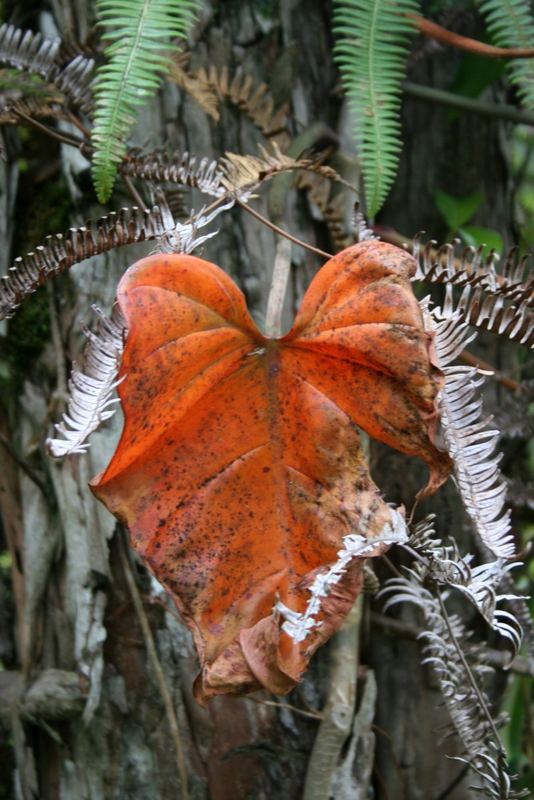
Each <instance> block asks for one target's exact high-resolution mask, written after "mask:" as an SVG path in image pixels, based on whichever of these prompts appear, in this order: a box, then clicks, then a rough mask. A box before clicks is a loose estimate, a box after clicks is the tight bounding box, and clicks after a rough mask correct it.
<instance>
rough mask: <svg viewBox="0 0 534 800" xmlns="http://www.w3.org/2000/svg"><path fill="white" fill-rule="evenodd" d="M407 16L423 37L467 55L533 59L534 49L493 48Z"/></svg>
mask: <svg viewBox="0 0 534 800" xmlns="http://www.w3.org/2000/svg"><path fill="white" fill-rule="evenodd" d="M408 16H409V17H410V18H411V19H412V20H413V21H414V23H415V27H416V28H417V30H418V31H419V32H420V33H422V34H423V36H427V37H428V38H429V39H435V40H436V41H437V42H441V43H442V44H446V45H449V46H450V47H457V48H458V49H460V50H466V51H467V52H468V53H476V54H477V55H479V56H486V57H487V58H534V47H495V46H494V45H492V44H487V43H486V42H479V41H478V39H471V38H470V37H469V36H461V35H460V34H459V33H454V32H453V31H449V30H447V28H443V27H442V26H441V25H438V24H437V23H436V22H431V21H430V20H429V19H425V18H424V17H420V16H419V15H418V14H408Z"/></svg>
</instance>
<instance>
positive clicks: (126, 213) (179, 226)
mask: <svg viewBox="0 0 534 800" xmlns="http://www.w3.org/2000/svg"><path fill="white" fill-rule="evenodd" d="M224 199H225V198H223V200H224ZM223 200H221V202H218V203H215V204H212V205H211V206H210V207H209V208H206V209H204V208H202V209H200V211H198V212H197V213H195V212H193V213H192V214H191V216H190V217H189V219H188V220H186V221H185V222H177V221H176V220H175V218H174V217H173V215H172V212H171V210H170V208H169V206H168V204H167V202H166V199H165V197H164V196H162V202H161V204H160V205H155V206H154V207H153V208H152V209H151V210H148V209H145V210H144V211H141V210H140V209H139V208H137V207H135V206H134V207H133V208H122V209H121V210H120V211H119V212H118V213H115V212H110V213H109V214H108V215H107V216H105V217H102V218H101V219H99V220H98V221H97V222H91V221H89V222H87V223H86V225H84V226H83V227H80V228H70V230H69V231H68V233H66V234H65V235H64V236H62V235H61V234H56V235H55V236H47V238H46V243H45V244H44V245H42V246H40V247H37V248H36V249H35V251H34V252H32V253H27V254H26V255H25V256H24V257H22V258H16V259H15V262H14V264H13V266H12V267H11V268H10V270H9V272H8V274H7V275H5V276H4V277H3V278H2V279H1V281H0V319H6V318H9V317H11V316H12V315H13V313H14V311H15V310H16V308H17V307H18V306H19V305H20V303H21V302H22V300H23V299H24V298H25V297H26V296H27V295H28V294H31V293H32V292H34V291H35V290H36V289H38V288H39V286H42V285H43V284H44V283H45V281H47V280H48V279H49V278H51V277H53V276H54V275H58V274H59V273H61V272H66V271H67V270H68V269H70V267H72V266H73V265H74V264H79V263H80V262H81V261H85V260H86V259H87V258H91V257H92V256H96V255H100V254H101V253H106V252H108V251H109V250H114V249H115V248H116V247H122V246H123V245H126V244H137V243H139V242H145V241H148V240H151V239H157V240H158V248H159V249H160V250H161V251H163V252H180V253H190V252H191V251H192V250H194V248H195V247H198V246H199V245H201V244H202V243H203V242H205V241H206V240H207V239H209V238H211V237H212V236H214V235H215V233H216V232H215V233H207V234H204V235H202V236H199V235H198V231H199V229H200V228H203V227H205V226H206V225H209V224H210V223H211V222H212V221H213V220H214V219H215V218H216V217H217V216H218V215H219V214H221V213H223V212H224V211H227V210H228V209H229V208H231V207H232V206H233V205H234V202H235V201H234V200H233V199H230V200H226V203H224V202H223Z"/></svg>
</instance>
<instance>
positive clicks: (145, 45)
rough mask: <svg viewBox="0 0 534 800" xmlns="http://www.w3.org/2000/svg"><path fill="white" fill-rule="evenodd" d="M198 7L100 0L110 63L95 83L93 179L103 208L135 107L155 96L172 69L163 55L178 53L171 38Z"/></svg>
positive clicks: (182, 31)
mask: <svg viewBox="0 0 534 800" xmlns="http://www.w3.org/2000/svg"><path fill="white" fill-rule="evenodd" d="M199 6H200V2H199V0H97V13H98V19H99V22H100V23H101V24H104V25H105V26H106V32H105V33H104V34H103V38H104V39H105V40H106V41H107V42H108V44H107V46H106V48H105V54H106V57H107V59H108V63H107V64H105V65H104V66H103V67H101V68H100V69H99V70H98V73H97V78H96V85H95V116H94V127H93V131H92V142H93V148H94V155H93V180H94V183H95V189H96V193H97V195H98V199H99V200H100V202H102V203H103V202H105V201H106V200H107V199H108V198H109V196H110V194H111V191H112V189H113V185H114V183H115V177H116V174H117V166H118V164H119V163H120V161H121V160H122V158H123V156H124V155H125V152H126V139H127V136H128V133H129V131H130V128H131V127H132V125H133V124H134V122H135V111H136V108H137V107H138V106H140V105H142V104H143V103H145V102H146V101H147V100H148V99H149V98H150V97H151V96H152V95H154V94H155V93H156V91H157V89H158V87H159V84H160V79H161V75H162V73H164V72H165V71H166V70H167V69H168V66H169V58H168V57H167V55H166V52H165V51H169V50H172V49H173V48H174V45H172V44H171V42H170V39H171V37H183V36H185V35H186V33H187V31H188V30H189V28H190V27H191V25H192V24H193V22H194V18H195V11H196V10H197V9H198V8H199Z"/></svg>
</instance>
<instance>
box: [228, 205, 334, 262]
mask: <svg viewBox="0 0 534 800" xmlns="http://www.w3.org/2000/svg"><path fill="white" fill-rule="evenodd" d="M236 205H238V206H239V207H240V208H242V209H243V211H246V212H247V213H248V214H252V216H253V217H256V219H257V220H259V221H260V222H262V223H263V224H264V225H267V227H268V228H270V229H271V230H272V231H274V232H275V233H278V234H279V235H280V236H284V237H285V238H286V239H289V241H290V242H293V244H298V245H299V247H303V248H304V249H305V250H309V251H310V253H315V254H316V255H318V256H321V257H322V258H333V255H332V253H326V252H325V251H324V250H320V249H319V248H318V247H313V246H312V245H311V244H308V243H307V242H304V241H303V240H302V239H298V238H297V237H296V236H292V235H291V234H290V233H288V232H287V231H284V230H283V228H279V227H278V225H275V224H274V222H271V221H270V220H269V219H267V217H264V216H263V214H260V212H259V211H256V209H254V208H251V207H250V206H248V205H247V204H246V203H244V202H243V201H242V200H236Z"/></svg>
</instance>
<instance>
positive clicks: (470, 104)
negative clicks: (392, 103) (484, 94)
mask: <svg viewBox="0 0 534 800" xmlns="http://www.w3.org/2000/svg"><path fill="white" fill-rule="evenodd" d="M403 89H404V92H405V93H406V94H407V95H410V96H411V97H415V98H417V99H418V100H429V101H430V102H432V103H438V104H439V105H442V106H450V107H451V108H458V109H460V111H472V112H474V113H475V114H480V115H481V116H483V117H493V118H495V119H503V120H507V121H508V122H515V123H518V124H520V125H534V114H532V113H530V112H529V111H521V110H520V109H518V108H515V106H510V105H505V104H502V105H497V104H496V103H486V102H484V101H483V100H475V99H473V98H471V97H463V96H462V95H459V94H454V93H453V92H446V91H444V90H443V89H434V87H431V86H421V84H418V83H412V82H411V81H405V82H404V83H403Z"/></svg>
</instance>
